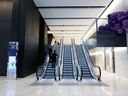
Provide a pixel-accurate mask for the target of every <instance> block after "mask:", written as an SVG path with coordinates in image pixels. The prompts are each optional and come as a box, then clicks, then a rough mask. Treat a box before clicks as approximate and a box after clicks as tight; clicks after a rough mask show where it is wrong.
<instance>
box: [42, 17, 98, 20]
mask: <svg viewBox="0 0 128 96" xmlns="http://www.w3.org/2000/svg"><path fill="white" fill-rule="evenodd" d="M44 19H45V20H46V19H70V20H71V19H96V17H58V18H44Z"/></svg>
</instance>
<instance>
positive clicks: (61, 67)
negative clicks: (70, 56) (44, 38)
mask: <svg viewBox="0 0 128 96" xmlns="http://www.w3.org/2000/svg"><path fill="white" fill-rule="evenodd" d="M63 54H64V44H63V40H62V49H61V62H60V79H62V76H63V59H64V58H63Z"/></svg>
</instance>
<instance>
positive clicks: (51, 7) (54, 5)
mask: <svg viewBox="0 0 128 96" xmlns="http://www.w3.org/2000/svg"><path fill="white" fill-rule="evenodd" d="M112 1H113V0H34V2H35V4H36V6H37V8H38V9H39V11H40V13H41V15H42V16H43V18H44V20H45V22H46V23H47V25H48V27H49V29H50V31H49V33H53V34H54V36H61V35H63V36H67V35H68V34H69V36H71V34H72V36H83V34H85V33H86V32H88V29H89V28H90V26H91V25H92V24H93V23H94V22H95V20H96V18H99V17H100V16H101V14H102V13H103V12H104V10H105V9H106V8H107V6H108V5H109V4H110V3H111V2H112ZM60 33H61V34H60ZM78 34H79V35H78Z"/></svg>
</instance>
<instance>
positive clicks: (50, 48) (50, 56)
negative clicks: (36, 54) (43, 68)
mask: <svg viewBox="0 0 128 96" xmlns="http://www.w3.org/2000/svg"><path fill="white" fill-rule="evenodd" d="M48 55H49V62H51V61H52V46H50V47H49V48H48Z"/></svg>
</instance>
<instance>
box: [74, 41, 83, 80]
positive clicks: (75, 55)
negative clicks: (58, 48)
mask: <svg viewBox="0 0 128 96" xmlns="http://www.w3.org/2000/svg"><path fill="white" fill-rule="evenodd" d="M72 45H73V52H74V59H75V64H76V67H77V79H79V80H81V78H82V68H81V66H80V65H79V63H78V57H77V53H76V48H75V40H74V39H72Z"/></svg>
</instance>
